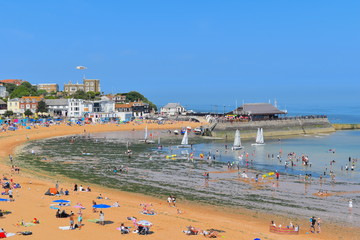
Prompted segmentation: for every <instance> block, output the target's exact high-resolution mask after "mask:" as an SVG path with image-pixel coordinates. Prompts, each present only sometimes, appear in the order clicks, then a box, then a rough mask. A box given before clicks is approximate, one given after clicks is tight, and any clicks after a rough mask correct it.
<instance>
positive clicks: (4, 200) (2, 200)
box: [0, 198, 9, 202]
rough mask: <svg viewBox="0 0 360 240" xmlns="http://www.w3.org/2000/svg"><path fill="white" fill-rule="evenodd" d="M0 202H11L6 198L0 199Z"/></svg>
mask: <svg viewBox="0 0 360 240" xmlns="http://www.w3.org/2000/svg"><path fill="white" fill-rule="evenodd" d="M0 201H1V202H7V201H9V199H6V198H0Z"/></svg>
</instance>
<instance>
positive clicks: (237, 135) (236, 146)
mask: <svg viewBox="0 0 360 240" xmlns="http://www.w3.org/2000/svg"><path fill="white" fill-rule="evenodd" d="M241 148H242V146H241V136H240V131H239V130H236V132H235V139H234V146H233V150H236V149H241Z"/></svg>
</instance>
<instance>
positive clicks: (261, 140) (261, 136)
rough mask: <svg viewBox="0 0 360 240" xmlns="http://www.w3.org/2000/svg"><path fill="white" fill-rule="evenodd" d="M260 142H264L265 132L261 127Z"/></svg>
mask: <svg viewBox="0 0 360 240" xmlns="http://www.w3.org/2000/svg"><path fill="white" fill-rule="evenodd" d="M259 143H261V144H264V132H263V129H262V128H260V139H259Z"/></svg>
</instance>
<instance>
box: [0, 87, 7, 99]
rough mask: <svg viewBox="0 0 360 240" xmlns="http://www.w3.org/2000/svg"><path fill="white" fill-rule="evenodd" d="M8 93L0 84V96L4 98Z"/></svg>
mask: <svg viewBox="0 0 360 240" xmlns="http://www.w3.org/2000/svg"><path fill="white" fill-rule="evenodd" d="M8 95H9V93H8V92H7V91H6V87H5V86H3V85H2V84H1V85H0V97H1V98H6V97H7V96H8Z"/></svg>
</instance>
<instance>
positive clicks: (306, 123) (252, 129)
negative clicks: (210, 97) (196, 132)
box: [209, 118, 335, 138]
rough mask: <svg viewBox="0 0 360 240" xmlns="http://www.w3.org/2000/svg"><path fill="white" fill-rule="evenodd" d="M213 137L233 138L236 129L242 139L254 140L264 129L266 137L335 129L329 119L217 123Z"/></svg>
mask: <svg viewBox="0 0 360 240" xmlns="http://www.w3.org/2000/svg"><path fill="white" fill-rule="evenodd" d="M209 128H210V129H211V130H212V131H211V135H212V136H213V137H220V138H226V137H230V138H231V137H233V136H234V134H235V131H236V129H239V130H240V132H241V137H242V138H254V137H255V136H256V133H257V129H258V128H263V130H264V136H265V137H270V138H271V137H274V138H275V137H280V136H287V135H304V134H317V133H329V132H334V131H335V128H334V127H333V126H332V125H331V124H330V122H329V120H328V119H327V118H315V119H306V118H303V119H284V120H268V121H251V122H217V123H213V124H211V125H210V126H209Z"/></svg>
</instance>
